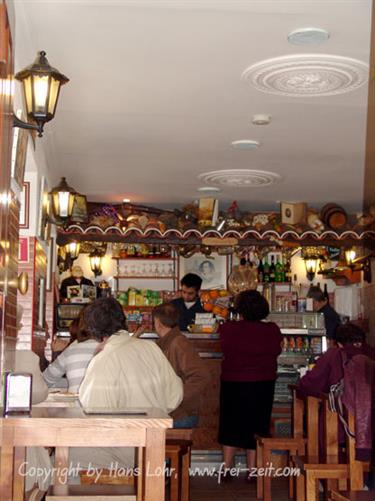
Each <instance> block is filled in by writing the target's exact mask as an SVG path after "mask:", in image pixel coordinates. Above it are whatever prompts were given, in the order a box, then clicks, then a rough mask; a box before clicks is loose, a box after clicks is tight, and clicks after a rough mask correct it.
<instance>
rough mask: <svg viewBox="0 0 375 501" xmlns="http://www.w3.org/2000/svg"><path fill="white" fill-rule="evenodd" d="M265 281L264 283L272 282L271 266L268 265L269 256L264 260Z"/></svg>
mask: <svg viewBox="0 0 375 501" xmlns="http://www.w3.org/2000/svg"><path fill="white" fill-rule="evenodd" d="M263 281H264V282H269V281H270V265H269V263H268V256H266V257H265V258H264V265H263Z"/></svg>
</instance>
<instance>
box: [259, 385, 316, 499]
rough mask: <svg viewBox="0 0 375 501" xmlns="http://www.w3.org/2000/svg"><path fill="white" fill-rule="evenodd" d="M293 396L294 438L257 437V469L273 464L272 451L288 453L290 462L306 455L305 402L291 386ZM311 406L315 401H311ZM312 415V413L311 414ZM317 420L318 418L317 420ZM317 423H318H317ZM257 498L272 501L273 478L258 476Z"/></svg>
mask: <svg viewBox="0 0 375 501" xmlns="http://www.w3.org/2000/svg"><path fill="white" fill-rule="evenodd" d="M289 388H290V390H291V392H292V395H293V404H292V437H257V449H256V451H257V452H256V458H257V468H258V469H259V468H266V467H267V464H270V462H271V452H272V451H275V450H277V451H286V452H287V453H288V460H289V459H290V457H291V455H293V454H301V455H303V454H304V453H305V445H306V439H305V438H304V433H303V415H304V407H305V401H304V399H300V398H298V397H297V392H296V389H297V387H296V386H295V385H290V386H289ZM311 405H313V401H312V400H311ZM310 414H311V415H312V412H311V413H310ZM316 419H317V418H316ZM316 423H317V421H316ZM310 424H311V425H312V423H310ZM315 427H316V431H315V440H316V441H317V439H318V438H317V437H318V435H317V433H318V432H317V424H315ZM313 428H314V427H313V426H310V427H309V429H310V434H311V435H312V434H313V433H312V430H313ZM289 495H290V497H293V479H290V482H289ZM257 497H258V498H263V499H264V500H265V501H270V500H271V477H270V476H260V475H258V476H257Z"/></svg>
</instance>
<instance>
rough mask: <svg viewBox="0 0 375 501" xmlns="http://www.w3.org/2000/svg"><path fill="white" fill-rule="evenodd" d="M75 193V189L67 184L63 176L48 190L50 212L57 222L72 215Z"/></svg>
mask: <svg viewBox="0 0 375 501" xmlns="http://www.w3.org/2000/svg"><path fill="white" fill-rule="evenodd" d="M75 194H76V190H75V189H74V188H72V187H71V186H69V185H68V183H67V182H66V179H65V177H62V178H61V181H60V183H59V184H58V185H57V186H55V187H54V188H52V190H51V191H50V193H49V195H50V197H51V201H52V204H51V205H52V212H53V216H54V217H55V219H56V222H57V223H58V222H59V221H61V222H64V221H66V220H67V219H68V218H69V217H70V216H71V215H72V211H73V204H74V196H75Z"/></svg>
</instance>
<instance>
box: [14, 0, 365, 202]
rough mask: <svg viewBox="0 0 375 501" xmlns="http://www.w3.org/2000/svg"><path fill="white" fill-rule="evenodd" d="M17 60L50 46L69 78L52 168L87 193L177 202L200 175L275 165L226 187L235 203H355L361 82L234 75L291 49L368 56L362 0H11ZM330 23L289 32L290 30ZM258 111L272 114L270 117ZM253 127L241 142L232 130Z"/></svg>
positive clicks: (360, 162) (49, 146) (51, 147)
mask: <svg viewBox="0 0 375 501" xmlns="http://www.w3.org/2000/svg"><path fill="white" fill-rule="evenodd" d="M14 3H15V12H16V23H17V30H16V63H17V68H16V69H17V70H19V69H21V68H22V67H24V66H26V65H28V64H30V62H31V60H32V59H34V57H35V53H36V51H37V50H41V49H43V50H46V52H47V57H48V58H49V61H50V63H51V64H52V65H53V66H56V67H57V68H58V69H59V70H60V71H61V72H62V73H64V74H66V75H67V76H68V77H69V78H70V82H69V84H67V85H66V86H65V87H63V88H62V91H61V97H60V102H59V105H58V110H57V113H56V117H55V119H54V121H53V122H51V123H50V124H47V125H46V134H45V138H44V139H43V140H42V141H43V145H44V146H45V149H46V155H47V160H48V163H49V168H50V170H51V173H52V179H53V181H57V180H58V178H59V176H61V175H65V176H66V177H67V179H68V182H69V184H71V185H72V186H74V187H75V188H76V190H78V191H80V192H82V193H85V194H87V195H88V198H89V199H90V200H95V201H108V202H118V201H121V200H122V199H123V198H124V197H129V198H131V200H132V201H134V202H140V203H147V204H150V205H152V204H154V205H163V204H167V205H169V206H176V205H180V204H182V203H186V202H189V201H191V200H193V199H195V198H197V196H198V194H197V191H196V190H197V188H198V187H199V186H201V182H199V180H198V178H197V176H198V175H199V174H201V173H203V172H207V171H211V170H221V169H256V170H267V171H272V172H275V173H278V174H279V175H281V176H282V178H283V181H282V182H281V183H280V184H276V185H273V186H269V187H263V188H237V189H235V188H226V189H223V190H222V193H221V194H220V195H219V199H220V200H221V201H223V205H224V203H228V202H230V201H231V200H234V199H236V200H237V201H238V202H239V206H240V208H244V207H245V206H246V207H251V208H254V207H258V208H273V207H275V206H276V202H277V201H280V200H287V201H292V200H302V201H307V202H309V203H310V204H312V205H322V204H323V203H325V202H328V201H335V202H338V203H341V204H343V205H344V206H345V207H346V208H348V209H355V210H357V209H359V208H360V207H361V204H362V191H363V178H364V149H365V132H366V108H367V92H368V88H367V85H363V86H362V87H360V88H359V89H356V90H354V91H351V92H349V93H346V94H342V95H334V96H330V97H306V98H304V97H302V98H301V97H298V98H296V97H285V96H277V95H272V94H266V93H263V92H260V91H259V90H256V89H255V88H254V87H252V86H251V85H249V84H248V83H246V82H244V81H242V80H241V74H242V72H243V71H244V70H245V69H246V68H247V67H248V66H250V65H252V64H254V63H256V62H258V61H261V60H263V59H267V58H273V57H277V56H284V55H290V54H302V53H316V54H333V55H338V56H346V57H351V58H356V59H359V60H361V61H364V62H365V63H368V61H369V49H370V24H371V3H372V2H371V0H355V1H350V0H341V1H340V0H321V1H320V0H311V1H307V0H295V1H283V0H273V1H268V0H260V1H252V0H248V1H246V0H216V1H215V0H189V1H188V0H185V1H184V0H170V1H167V0H148V1H146V0H133V1H130V0H129V1H127V0H123V1H120V0H118V1H113V0H65V1H64V0H61V1H60V0H14ZM306 26H315V27H320V28H324V29H326V30H328V31H329V32H330V38H329V40H328V41H327V42H324V43H322V44H320V45H313V46H311V45H309V46H306V45H305V46H295V45H291V44H289V43H288V41H287V35H288V33H289V32H290V31H292V30H294V29H296V28H301V27H306ZM254 113H267V114H270V115H272V122H271V124H270V125H268V126H255V125H252V123H251V118H252V115H253V114H254ZM240 139H255V140H257V141H260V143H261V147H260V148H258V149H257V150H254V151H238V150H233V149H232V148H231V147H230V143H231V142H232V141H234V140H240Z"/></svg>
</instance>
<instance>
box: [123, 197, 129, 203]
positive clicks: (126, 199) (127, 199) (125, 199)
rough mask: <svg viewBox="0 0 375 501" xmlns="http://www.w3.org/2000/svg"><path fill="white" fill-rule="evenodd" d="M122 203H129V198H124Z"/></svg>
mask: <svg viewBox="0 0 375 501" xmlns="http://www.w3.org/2000/svg"><path fill="white" fill-rule="evenodd" d="M122 201H123V202H124V204H128V203H129V202H130V198H124V199H123V200H122Z"/></svg>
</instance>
